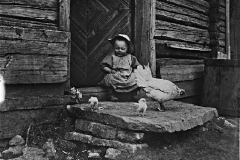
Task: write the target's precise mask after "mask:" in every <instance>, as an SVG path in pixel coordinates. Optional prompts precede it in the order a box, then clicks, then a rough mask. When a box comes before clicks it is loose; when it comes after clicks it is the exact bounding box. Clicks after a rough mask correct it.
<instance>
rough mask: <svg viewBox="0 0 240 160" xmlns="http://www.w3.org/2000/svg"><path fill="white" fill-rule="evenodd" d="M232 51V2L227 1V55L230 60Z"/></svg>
mask: <svg viewBox="0 0 240 160" xmlns="http://www.w3.org/2000/svg"><path fill="white" fill-rule="evenodd" d="M230 50H231V49H230V2H229V0H226V53H227V55H228V59H231V52H230Z"/></svg>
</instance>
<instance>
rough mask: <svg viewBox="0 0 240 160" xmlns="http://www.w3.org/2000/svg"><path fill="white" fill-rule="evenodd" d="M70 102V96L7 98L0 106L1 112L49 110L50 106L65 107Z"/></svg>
mask: <svg viewBox="0 0 240 160" xmlns="http://www.w3.org/2000/svg"><path fill="white" fill-rule="evenodd" d="M68 102H69V97H68V96H38V97H33V96H31V98H30V99H29V97H18V98H6V99H5V101H4V102H3V103H2V104H0V112H6V111H15V110H28V109H40V108H47V107H49V106H58V105H64V104H67V103H68Z"/></svg>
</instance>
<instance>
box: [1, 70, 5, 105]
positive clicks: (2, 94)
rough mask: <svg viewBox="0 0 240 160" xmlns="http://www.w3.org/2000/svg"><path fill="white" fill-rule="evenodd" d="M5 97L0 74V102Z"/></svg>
mask: <svg viewBox="0 0 240 160" xmlns="http://www.w3.org/2000/svg"><path fill="white" fill-rule="evenodd" d="M4 99H5V86H4V79H3V76H2V75H0V104H1V103H3V102H4Z"/></svg>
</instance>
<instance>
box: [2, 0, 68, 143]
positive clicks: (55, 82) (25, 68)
mask: <svg viewBox="0 0 240 160" xmlns="http://www.w3.org/2000/svg"><path fill="white" fill-rule="evenodd" d="M69 3H70V0H30V1H27V0H1V1H0V74H1V75H2V76H3V78H4V80H5V87H6V97H5V98H6V99H5V101H4V103H2V104H1V105H0V139H3V138H10V137H12V136H14V135H16V134H21V133H22V131H23V130H24V129H26V128H28V127H29V125H30V124H40V123H46V122H56V121H57V120H59V116H60V113H61V110H62V108H63V107H62V106H63V105H64V104H65V103H67V102H68V100H69V98H68V96H65V95H64V91H67V90H69V75H70V74H69V56H70V32H69V8H70V7H69Z"/></svg>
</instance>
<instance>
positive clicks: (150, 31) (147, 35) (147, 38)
mask: <svg viewBox="0 0 240 160" xmlns="http://www.w3.org/2000/svg"><path fill="white" fill-rule="evenodd" d="M134 18H135V21H134V22H135V24H134V33H135V35H134V44H135V49H136V50H135V54H136V56H137V58H138V60H139V61H140V63H141V64H143V65H147V64H148V63H149V64H150V67H151V70H152V73H153V76H156V52H155V40H154V39H153V37H154V31H155V0H151V1H142V0H135V17H134Z"/></svg>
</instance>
